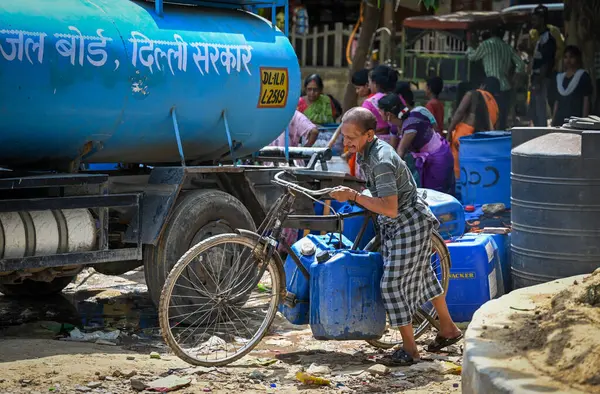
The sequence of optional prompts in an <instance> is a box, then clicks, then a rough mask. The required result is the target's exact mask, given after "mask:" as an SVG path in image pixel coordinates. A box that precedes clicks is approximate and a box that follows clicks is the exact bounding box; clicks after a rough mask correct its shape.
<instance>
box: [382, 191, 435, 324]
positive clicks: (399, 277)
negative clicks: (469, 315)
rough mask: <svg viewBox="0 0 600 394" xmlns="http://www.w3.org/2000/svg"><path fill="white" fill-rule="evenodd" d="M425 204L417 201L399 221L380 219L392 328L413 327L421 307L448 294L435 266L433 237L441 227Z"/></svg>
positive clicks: (385, 293)
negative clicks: (432, 261) (413, 320)
mask: <svg viewBox="0 0 600 394" xmlns="http://www.w3.org/2000/svg"><path fill="white" fill-rule="evenodd" d="M425 204H426V203H424V202H423V201H422V200H421V199H420V198H418V197H417V199H416V201H415V202H414V203H412V204H409V206H408V207H407V208H406V209H403V210H402V211H401V212H400V214H399V215H398V217H396V218H395V219H391V218H388V217H385V216H379V218H378V224H379V231H380V235H381V240H382V242H381V246H382V254H383V261H384V269H383V277H382V278H381V295H382V298H383V303H384V305H385V309H386V310H387V312H388V316H389V319H390V325H391V326H392V327H400V326H406V325H408V324H411V323H412V317H413V316H414V314H415V313H416V311H417V309H418V308H419V307H421V306H423V304H425V303H426V302H427V301H430V300H431V299H432V298H435V297H437V296H439V295H441V294H443V292H444V290H443V288H442V285H441V284H440V282H439V281H438V279H437V277H436V275H435V273H434V270H433V267H432V266H431V254H432V249H431V234H432V231H433V230H434V229H435V228H436V227H437V226H438V225H439V223H438V221H437V220H436V218H435V216H433V214H432V213H431V211H430V210H429V208H428V207H427V206H426V205H425Z"/></svg>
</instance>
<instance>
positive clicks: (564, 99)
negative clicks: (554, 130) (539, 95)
mask: <svg viewBox="0 0 600 394" xmlns="http://www.w3.org/2000/svg"><path fill="white" fill-rule="evenodd" d="M564 70H565V71H564V72H562V73H559V74H558V75H557V76H556V87H557V89H558V96H557V98H556V102H555V103H554V111H553V113H554V116H553V118H552V126H562V125H563V123H564V120H565V118H570V117H571V116H577V117H587V116H588V115H589V114H590V108H591V101H592V94H593V91H594V88H593V86H592V79H591V78H590V75H589V74H588V73H587V71H585V70H584V69H583V68H582V62H581V51H580V50H579V48H578V47H576V46H574V45H568V46H567V47H566V48H565V53H564Z"/></svg>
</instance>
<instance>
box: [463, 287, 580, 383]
mask: <svg viewBox="0 0 600 394" xmlns="http://www.w3.org/2000/svg"><path fill="white" fill-rule="evenodd" d="M584 276H587V275H578V276H572V277H569V278H564V279H560V280H556V281H552V282H549V283H544V284H541V285H537V286H532V287H527V288H524V289H519V290H515V291H513V292H511V293H509V294H507V295H505V296H502V297H500V298H499V299H496V300H492V301H489V302H487V303H486V304H484V305H483V306H482V307H481V308H479V309H478V310H477V312H475V315H474V316H473V320H472V321H471V324H470V325H469V328H468V329H467V332H466V333H465V346H464V354H463V365H462V392H463V393H464V394H495V393H503V394H504V393H542V392H548V393H550V392H551V393H553V394H563V393H564V394H579V393H581V394H584V393H583V392H582V391H578V390H576V389H573V388H568V387H565V386H564V385H562V384H560V383H558V382H555V381H554V380H553V379H552V378H551V377H549V376H544V375H541V373H540V372H539V371H538V370H537V369H535V368H534V366H533V365H532V364H531V363H530V362H529V360H527V358H525V357H523V356H521V355H519V354H518V353H515V352H514V349H513V348H510V347H507V344H506V343H499V342H495V341H492V340H491V339H486V338H481V334H482V332H483V331H484V330H483V326H484V325H485V326H487V328H489V329H494V328H497V329H502V328H503V327H504V326H505V325H506V324H510V323H511V320H510V319H509V316H511V315H513V314H515V313H518V310H515V309H514V308H519V309H524V310H532V309H534V308H535V306H536V304H535V302H534V301H533V300H532V299H533V298H537V299H538V300H539V299H543V298H544V296H553V295H554V294H556V293H558V292H560V291H561V290H563V289H565V288H567V287H568V286H570V285H572V284H573V281H575V280H577V281H580V282H581V279H582V278H583V277H584ZM511 307H512V309H511Z"/></svg>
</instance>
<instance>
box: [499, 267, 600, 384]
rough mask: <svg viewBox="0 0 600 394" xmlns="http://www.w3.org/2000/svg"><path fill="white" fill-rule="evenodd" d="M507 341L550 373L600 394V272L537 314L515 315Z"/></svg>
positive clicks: (564, 292) (548, 301)
mask: <svg viewBox="0 0 600 394" xmlns="http://www.w3.org/2000/svg"><path fill="white" fill-rule="evenodd" d="M514 321H515V325H514V327H507V328H509V330H506V332H507V333H508V338H507V339H508V341H509V342H510V343H511V345H513V346H515V347H516V348H517V349H518V351H523V352H524V354H525V355H526V357H527V358H528V359H529V360H530V361H531V363H532V364H533V365H534V366H535V367H536V368H538V369H539V370H540V371H543V372H544V374H545V375H547V376H550V377H552V378H553V379H556V380H558V381H561V382H562V383H564V384H566V385H569V386H571V387H574V388H578V389H580V390H582V391H585V392H590V393H600V269H597V270H596V271H595V272H594V273H593V274H592V275H590V276H588V277H585V279H584V280H583V281H582V282H580V283H577V282H575V283H574V284H573V286H571V287H570V288H568V289H566V290H564V291H562V292H560V293H558V294H557V295H556V296H554V297H553V298H552V299H549V300H545V301H544V302H543V303H541V305H540V308H538V309H537V310H535V311H534V312H533V313H526V314H516V315H515V316H514Z"/></svg>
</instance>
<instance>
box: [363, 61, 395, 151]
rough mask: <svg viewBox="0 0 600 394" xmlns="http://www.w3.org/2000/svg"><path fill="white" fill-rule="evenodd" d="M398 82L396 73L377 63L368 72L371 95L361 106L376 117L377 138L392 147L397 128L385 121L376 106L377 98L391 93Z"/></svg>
mask: <svg viewBox="0 0 600 394" xmlns="http://www.w3.org/2000/svg"><path fill="white" fill-rule="evenodd" d="M396 82H398V73H397V72H396V70H394V69H393V68H391V67H389V66H386V65H379V66H377V67H375V68H374V69H372V70H371V72H370V73H369V88H370V90H371V93H372V96H371V97H369V98H368V99H366V100H365V101H364V102H363V104H362V106H363V108H366V109H368V110H369V111H371V113H372V114H373V116H375V119H377V128H376V130H375V134H376V135H377V138H379V139H381V140H382V141H385V142H387V143H388V144H390V145H392V146H393V147H394V149H396V147H397V146H398V137H397V134H398V130H397V128H396V127H395V126H392V125H391V124H390V123H389V122H386V121H385V120H384V119H383V117H382V115H381V113H380V111H379V107H377V103H378V102H379V100H380V99H381V98H382V97H383V96H385V95H386V94H388V93H392V92H393V91H394V89H395V88H396Z"/></svg>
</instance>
